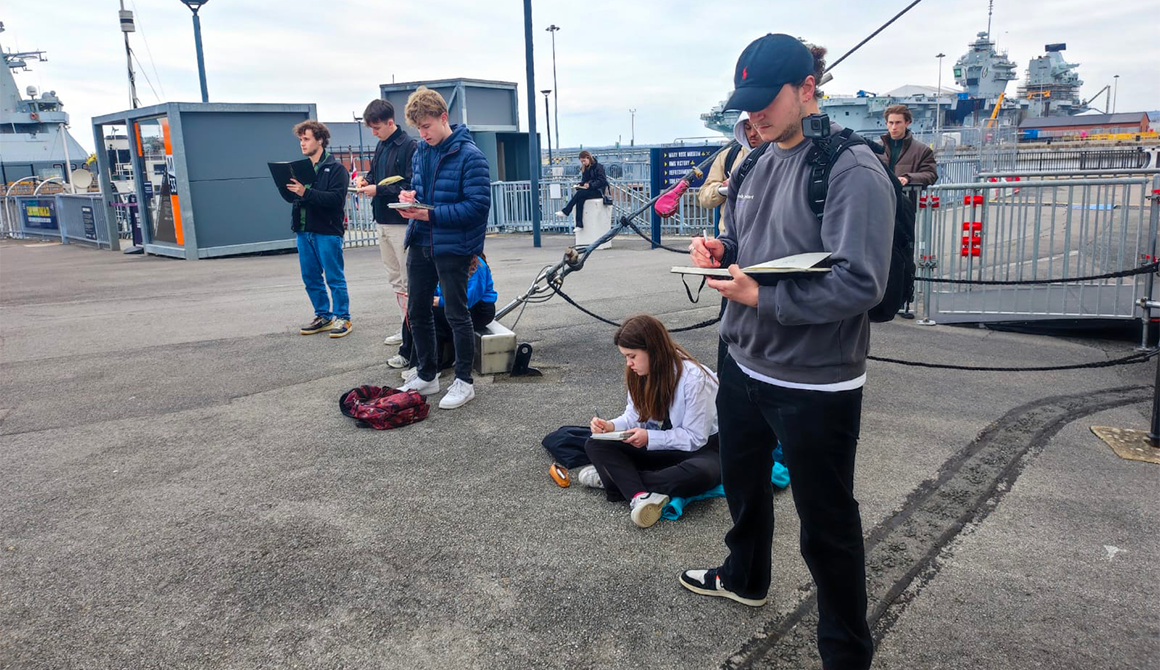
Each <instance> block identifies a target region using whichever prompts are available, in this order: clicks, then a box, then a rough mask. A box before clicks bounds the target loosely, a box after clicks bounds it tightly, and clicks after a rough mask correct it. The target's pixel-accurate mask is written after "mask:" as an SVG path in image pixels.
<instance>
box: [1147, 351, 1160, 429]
mask: <svg viewBox="0 0 1160 670" xmlns="http://www.w3.org/2000/svg"><path fill="white" fill-rule="evenodd" d="M1148 441H1149V442H1151V443H1152V446H1153V447H1160V356H1157V357H1156V383H1155V384H1153V386H1152V426H1151V429H1150V430H1149V431H1148Z"/></svg>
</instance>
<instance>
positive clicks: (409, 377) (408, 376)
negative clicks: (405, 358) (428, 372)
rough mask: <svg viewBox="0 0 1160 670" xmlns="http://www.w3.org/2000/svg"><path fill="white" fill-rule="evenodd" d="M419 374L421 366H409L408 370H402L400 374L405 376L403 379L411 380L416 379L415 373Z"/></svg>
mask: <svg viewBox="0 0 1160 670" xmlns="http://www.w3.org/2000/svg"><path fill="white" fill-rule="evenodd" d="M417 374H419V368H407V369H406V370H403V371H402V372H400V373H399V376H400V377H402V378H403V381H405V382H409V381H411V380H412V379H414V378H415V375H417Z"/></svg>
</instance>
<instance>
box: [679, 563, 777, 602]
mask: <svg viewBox="0 0 1160 670" xmlns="http://www.w3.org/2000/svg"><path fill="white" fill-rule="evenodd" d="M678 581H679V582H681V586H683V587H685V588H686V589H689V590H690V591H692V592H693V593H700V594H701V595H703V596H716V597H718V598H728V599H730V600H736V601H737V602H739V603H741V604H742V605H749V606H750V607H761V606H762V605H764V604H765V600H766V599H765V598H745V597H742V596H739V595H737V594H736V593H734V592H732V591H730V590H729V589H727V588H725V587H724V586H723V585H722V584H721V577H720V576H719V575H718V574H717V569H716V568H714V569H712V570H685V571H684V572H682V573H681V576H680V577H679V578H678Z"/></svg>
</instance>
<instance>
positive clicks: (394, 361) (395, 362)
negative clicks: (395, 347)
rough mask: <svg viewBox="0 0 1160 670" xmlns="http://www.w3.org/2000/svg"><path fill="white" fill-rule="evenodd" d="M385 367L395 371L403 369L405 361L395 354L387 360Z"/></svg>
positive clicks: (405, 364) (405, 365)
mask: <svg viewBox="0 0 1160 670" xmlns="http://www.w3.org/2000/svg"><path fill="white" fill-rule="evenodd" d="M387 365H389V366H391V367H392V368H395V369H396V370H398V369H400V368H405V367H407V359H405V358H403V357H402V356H400V355H399V354H395V355H394V356H391V357H390V358H388V359H387Z"/></svg>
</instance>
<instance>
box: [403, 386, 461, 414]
mask: <svg viewBox="0 0 1160 670" xmlns="http://www.w3.org/2000/svg"><path fill="white" fill-rule="evenodd" d="M407 383H408V384H410V383H411V382H407ZM474 397H475V386H473V385H471V384H468V383H467V382H465V381H463V380H462V379H456V380H455V381H453V382H451V386H448V387H447V395H445V396H443V399H442V400H440V401H439V409H455V408H456V407H463V406H464V405H466V404H467V401H468V400H471V399H472V398H474Z"/></svg>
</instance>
